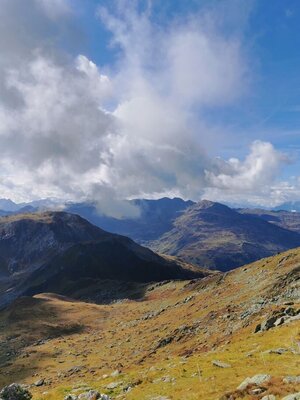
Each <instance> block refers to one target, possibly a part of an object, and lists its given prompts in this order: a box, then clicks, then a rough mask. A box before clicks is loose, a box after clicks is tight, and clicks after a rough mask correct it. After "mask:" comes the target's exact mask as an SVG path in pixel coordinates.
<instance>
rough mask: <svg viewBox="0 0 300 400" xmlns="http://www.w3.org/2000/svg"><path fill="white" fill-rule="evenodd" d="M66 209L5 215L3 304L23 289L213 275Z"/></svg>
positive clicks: (0, 246) (0, 263)
mask: <svg viewBox="0 0 300 400" xmlns="http://www.w3.org/2000/svg"><path fill="white" fill-rule="evenodd" d="M208 274H209V272H208V271H204V270H201V269H199V268H196V267H193V266H191V265H188V264H186V263H183V262H181V261H177V260H176V259H173V258H170V257H162V256H159V255H157V254H155V253H153V252H152V251H151V250H149V249H147V248H144V247H142V246H140V245H138V244H136V243H135V242H134V241H133V240H131V239H129V238H127V237H124V236H120V235H115V234H111V233H108V232H105V231H103V230H102V229H100V228H98V227H96V226H94V225H92V224H90V223H89V222H88V221H86V220H84V219H83V218H81V217H80V216H78V215H74V214H68V213H65V212H44V213H35V214H25V215H22V214H18V215H12V216H8V217H3V218H1V219H0V307H1V306H3V305H6V304H8V303H10V302H11V301H12V300H13V299H15V298H16V297H19V296H20V295H24V294H35V293H40V292H41V291H52V292H55V293H60V294H67V293H68V289H69V288H70V287H71V286H72V285H76V286H77V287H78V286H80V285H85V286H86V285H91V284H95V283H96V282H97V281H99V280H106V279H109V280H116V281H126V282H127V281H129V282H152V281H156V282H159V281H162V280H167V279H192V278H199V277H203V276H206V275H208Z"/></svg>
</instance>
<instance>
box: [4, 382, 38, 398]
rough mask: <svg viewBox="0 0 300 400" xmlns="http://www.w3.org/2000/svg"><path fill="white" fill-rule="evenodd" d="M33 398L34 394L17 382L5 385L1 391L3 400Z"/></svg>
mask: <svg viewBox="0 0 300 400" xmlns="http://www.w3.org/2000/svg"><path fill="white" fill-rule="evenodd" d="M31 398H32V394H31V393H30V392H29V391H28V390H27V389H25V388H23V387H22V386H21V385H18V384H17V383H12V384H11V385H9V386H5V387H4V388H3V389H2V390H1V392H0V399H1V400H30V399H31Z"/></svg>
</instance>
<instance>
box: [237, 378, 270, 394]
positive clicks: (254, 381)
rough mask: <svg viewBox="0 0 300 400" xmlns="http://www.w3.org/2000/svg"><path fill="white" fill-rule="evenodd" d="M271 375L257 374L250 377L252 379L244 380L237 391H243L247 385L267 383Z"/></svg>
mask: <svg viewBox="0 0 300 400" xmlns="http://www.w3.org/2000/svg"><path fill="white" fill-rule="evenodd" d="M270 379H271V375H267V374H258V375H254V376H252V378H249V377H248V378H246V379H245V380H244V381H243V382H242V383H241V384H240V385H239V386H238V387H237V390H245V389H246V388H247V387H248V386H249V385H261V384H263V383H266V382H269V380H270Z"/></svg>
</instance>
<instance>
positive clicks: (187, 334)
mask: <svg viewBox="0 0 300 400" xmlns="http://www.w3.org/2000/svg"><path fill="white" fill-rule="evenodd" d="M299 263H300V249H297V250H291V251H289V252H287V253H284V254H280V255H278V256H275V257H272V258H270V259H263V260H261V261H258V262H256V263H254V264H252V265H250V266H246V267H242V268H240V269H238V270H235V271H232V272H230V273H228V274H226V275H225V276H224V275H221V274H216V275H214V276H211V277H207V278H205V279H203V280H198V281H192V282H168V283H166V284H154V285H152V286H151V285H150V286H149V287H148V290H147V291H146V293H145V298H144V300H143V301H133V300H125V301H122V302H118V303H114V304H111V305H95V304H87V303H83V302H75V301H68V299H65V298H61V297H59V296H55V295H47V294H45V295H38V296H35V297H34V298H24V299H20V300H18V302H17V303H15V304H14V305H13V306H11V307H10V309H8V310H6V311H5V312H2V314H0V362H1V364H2V366H1V367H0V386H2V385H5V384H7V383H10V382H12V381H20V382H26V383H33V382H35V381H37V380H38V379H39V378H45V379H46V384H45V385H44V386H42V387H37V388H33V389H32V391H33V393H34V400H38V399H45V400H54V399H55V400H59V399H63V397H64V395H65V394H66V393H68V392H69V391H70V390H71V389H72V388H74V387H77V386H80V385H83V384H86V385H88V386H89V387H92V388H96V389H99V390H100V391H101V392H105V393H108V394H111V395H112V396H113V398H115V397H117V396H118V395H119V397H118V398H120V399H128V400H130V399H137V400H142V399H151V398H152V397H155V396H159V395H160V396H162V395H165V396H168V398H170V399H181V398H182V399H183V398H184V399H186V400H190V399H203V400H204V399H206V400H215V399H218V398H220V397H221V396H222V395H223V394H224V393H226V392H230V391H234V390H235V388H236V387H237V386H238V385H239V384H240V383H241V382H242V381H243V380H244V379H245V378H246V377H247V376H253V375H255V374H258V373H270V374H271V375H272V376H273V377H274V378H273V380H272V382H271V384H270V385H271V389H270V390H269V393H273V394H278V396H279V397H278V398H281V396H283V395H284V394H287V393H293V392H296V391H299V390H300V387H299V385H298V387H297V386H296V385H295V384H289V385H287V384H282V382H281V377H282V376H286V375H296V374H299V370H300V360H299V353H298V354H295V353H293V352H292V351H290V349H294V350H296V351H299V342H300V326H299V325H300V324H299V320H298V321H293V322H291V323H289V324H285V325H282V326H279V327H276V328H273V329H270V330H269V331H267V332H262V333H256V334H255V333H254V329H255V326H256V325H257V324H258V323H259V322H261V321H262V320H263V319H264V318H265V317H266V315H268V314H270V312H271V311H272V310H274V309H278V308H280V307H281V305H280V304H282V303H284V302H285V301H287V300H289V298H288V293H289V290H290V288H291V287H292V286H291V284H289V285H287V282H288V279H287V277H289V276H292V274H293V275H294V278H295V279H296V277H297V275H298V278H299ZM297 268H298V269H297ZM294 293H296V292H294ZM285 294H286V296H285ZM278 295H280V296H279V300H278V302H270V301H267V303H266V304H264V305H262V306H258V305H259V304H261V302H262V300H264V299H267V300H271V299H274V297H276V296H278ZM296 300H297V299H296ZM296 300H295V299H294V302H295V305H294V307H298V308H299V304H298V305H297V304H296ZM297 301H299V299H298V300H297ZM253 307H256V308H255V310H256V311H255V312H254V313H253V314H252V315H250V316H248V317H247V316H246V317H244V318H242V317H241V316H244V315H245V313H247V311H249V310H251V309H252V308H253ZM153 313H156V314H154V315H153ZM151 314H152V315H151ZM45 338H50V339H49V340H48V341H46V342H45V343H43V344H39V345H35V346H34V345H33V343H36V341H37V340H39V339H45ZM168 338H173V340H172V341H171V342H170V343H169V344H167V345H165V346H164V347H160V348H157V345H158V344H159V343H160V341H161V340H163V339H168ZM279 347H280V348H282V347H283V348H286V349H289V351H287V352H286V353H284V354H282V355H278V354H269V353H264V352H265V351H267V350H270V349H276V348H279ZM156 348H157V349H156ZM155 349H156V350H155ZM8 353H10V355H8ZM215 359H218V360H221V361H224V362H227V363H230V364H231V368H219V367H216V366H213V365H212V360H215ZM74 366H80V367H81V370H80V371H78V372H74V373H72V372H70V368H72V367H74ZM151 367H152V368H151ZM117 368H118V369H120V370H121V372H122V373H121V375H119V376H117V377H111V376H108V377H106V378H103V375H104V374H107V375H110V373H111V372H112V371H113V370H115V369H117ZM68 371H69V372H68ZM173 378H175V380H174V379H173ZM117 381H122V382H123V384H122V385H121V386H120V387H118V388H116V389H113V390H109V389H107V388H106V386H107V385H108V384H109V383H111V382H117ZM126 384H130V385H131V386H134V387H133V389H132V390H131V391H130V392H129V393H124V392H123V390H122V387H124V386H126ZM42 393H44V394H42ZM267 393H268V392H267ZM265 394H266V393H264V395H265ZM261 397H262V396H255V397H254V396H252V397H251V396H249V395H246V396H245V397H243V398H244V399H248V400H249V399H252V398H253V399H254V398H256V399H259V398H261Z"/></svg>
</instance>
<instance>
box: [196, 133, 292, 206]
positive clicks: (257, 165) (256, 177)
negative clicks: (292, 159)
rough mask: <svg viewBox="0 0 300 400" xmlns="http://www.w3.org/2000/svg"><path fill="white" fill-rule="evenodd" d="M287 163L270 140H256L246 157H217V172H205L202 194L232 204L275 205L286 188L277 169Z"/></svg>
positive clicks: (287, 160) (280, 200)
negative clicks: (203, 191) (226, 158)
mask: <svg viewBox="0 0 300 400" xmlns="http://www.w3.org/2000/svg"><path fill="white" fill-rule="evenodd" d="M288 162H289V159H288V158H287V156H286V155H285V154H283V153H281V152H279V151H277V150H276V149H275V148H274V146H273V145H272V144H271V143H268V142H262V141H259V140H257V141H255V142H253V143H252V145H251V148H250V153H249V154H248V155H247V157H246V158H245V160H243V161H241V160H239V159H237V158H231V159H229V160H228V161H226V160H222V159H221V158H219V159H217V160H216V162H215V168H216V171H213V170H211V171H207V170H206V171H205V173H206V180H207V188H206V190H205V193H204V195H203V197H208V198H210V199H212V200H219V199H220V198H221V199H223V200H226V201H229V202H232V203H239V202H240V203H248V204H258V205H265V206H273V205H277V204H279V203H280V202H282V200H283V198H284V195H283V193H284V191H286V188H287V184H286V183H285V182H278V181H277V177H278V175H279V171H280V168H282V166H283V165H284V164H285V163H288ZM276 181H277V182H276Z"/></svg>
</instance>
